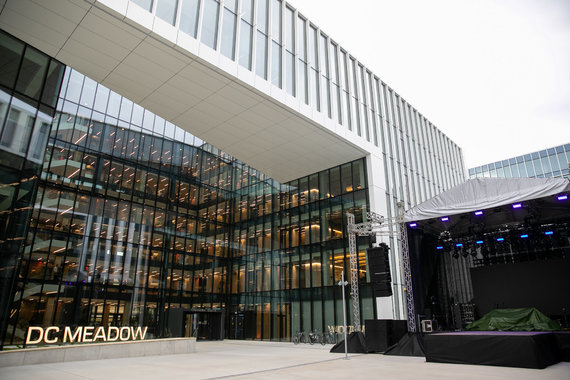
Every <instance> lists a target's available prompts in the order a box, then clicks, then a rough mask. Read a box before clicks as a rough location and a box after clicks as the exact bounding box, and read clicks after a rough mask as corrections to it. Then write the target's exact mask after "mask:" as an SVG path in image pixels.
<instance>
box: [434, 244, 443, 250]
mask: <svg viewBox="0 0 570 380" xmlns="http://www.w3.org/2000/svg"><path fill="white" fill-rule="evenodd" d="M435 248H436V249H439V250H441V249H443V246H442V245H438V246H437V247H435Z"/></svg>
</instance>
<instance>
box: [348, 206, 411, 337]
mask: <svg viewBox="0 0 570 380" xmlns="http://www.w3.org/2000/svg"><path fill="white" fill-rule="evenodd" d="M366 218H367V219H368V221H367V222H364V223H358V224H357V223H355V218H354V215H353V214H351V213H349V212H347V213H346V219H347V233H348V247H349V253H350V287H351V297H352V312H353V318H352V320H353V325H354V331H361V326H360V296H359V292H358V277H359V276H358V250H357V247H356V236H357V235H358V236H392V237H398V235H399V237H400V248H401V252H402V260H401V261H402V266H403V268H402V269H403V272H404V285H405V288H404V291H405V292H406V304H407V311H408V330H409V331H410V332H416V328H417V326H416V317H415V315H416V312H415V304H414V292H413V286H412V272H411V268H410V254H409V247H408V232H407V230H406V225H405V224H404V205H403V203H402V202H398V216H397V217H396V218H394V219H386V218H384V217H383V216H381V215H379V214H377V213H375V212H371V211H369V212H367V213H366ZM390 227H396V231H394V229H391V228H390ZM398 229H399V232H398Z"/></svg>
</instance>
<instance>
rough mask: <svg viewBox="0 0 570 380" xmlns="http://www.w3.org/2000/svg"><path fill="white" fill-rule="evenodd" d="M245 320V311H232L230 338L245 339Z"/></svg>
mask: <svg viewBox="0 0 570 380" xmlns="http://www.w3.org/2000/svg"><path fill="white" fill-rule="evenodd" d="M244 321H245V314H244V313H239V312H235V313H232V315H231V317H230V336H229V338H230V339H245V334H244Z"/></svg>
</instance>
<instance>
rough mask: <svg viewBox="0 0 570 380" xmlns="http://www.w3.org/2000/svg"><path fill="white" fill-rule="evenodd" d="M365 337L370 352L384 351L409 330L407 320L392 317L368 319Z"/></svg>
mask: <svg viewBox="0 0 570 380" xmlns="http://www.w3.org/2000/svg"><path fill="white" fill-rule="evenodd" d="M364 326H365V330H364V331H365V334H364V335H365V339H366V347H367V348H368V352H384V351H386V349H387V348H388V347H390V346H392V345H394V344H396V343H398V341H399V340H400V339H401V338H402V337H403V336H404V335H405V334H406V332H407V331H408V322H407V321H395V320H391V319H368V320H366V321H364Z"/></svg>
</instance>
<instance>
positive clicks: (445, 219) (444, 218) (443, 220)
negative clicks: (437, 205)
mask: <svg viewBox="0 0 570 380" xmlns="http://www.w3.org/2000/svg"><path fill="white" fill-rule="evenodd" d="M448 220H449V217H447V216H444V217H443V218H441V221H442V222H447V221H448Z"/></svg>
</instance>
